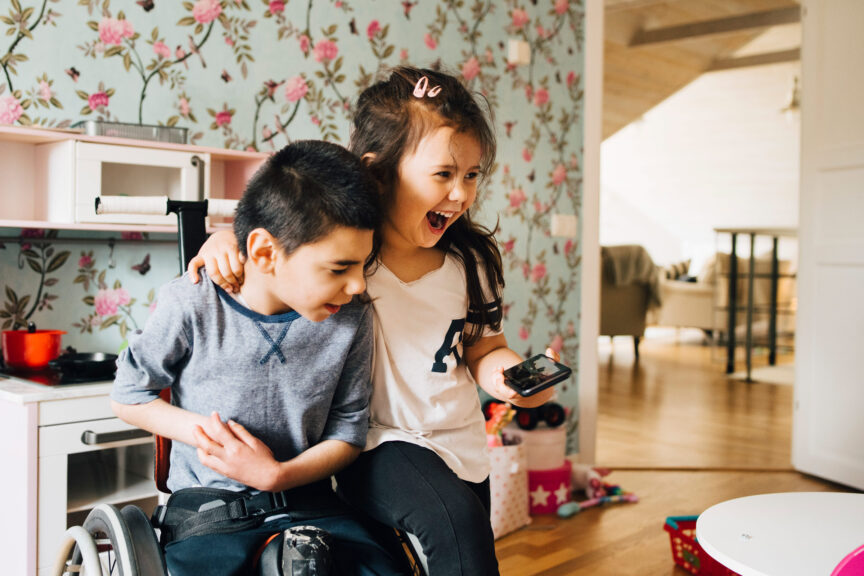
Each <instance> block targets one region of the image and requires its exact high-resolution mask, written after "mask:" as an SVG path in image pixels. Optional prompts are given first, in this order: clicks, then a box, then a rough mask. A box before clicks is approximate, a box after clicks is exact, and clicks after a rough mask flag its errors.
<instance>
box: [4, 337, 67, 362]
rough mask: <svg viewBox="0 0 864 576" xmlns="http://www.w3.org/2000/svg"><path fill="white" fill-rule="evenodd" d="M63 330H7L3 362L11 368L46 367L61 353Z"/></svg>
mask: <svg viewBox="0 0 864 576" xmlns="http://www.w3.org/2000/svg"><path fill="white" fill-rule="evenodd" d="M63 334H66V332H64V331H63V330H34V331H33V332H29V331H27V330H5V331H4V332H3V362H4V363H5V364H6V366H8V367H9V368H19V369H20V368H24V369H28V368H29V369H35V368H44V367H45V366H47V365H48V363H49V362H51V361H52V360H54V359H55V358H57V356H59V355H60V341H61V339H62V337H63Z"/></svg>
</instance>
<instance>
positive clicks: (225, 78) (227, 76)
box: [222, 69, 233, 84]
mask: <svg viewBox="0 0 864 576" xmlns="http://www.w3.org/2000/svg"><path fill="white" fill-rule="evenodd" d="M222 80H223V81H224V82H225V83H226V84H227V83H228V82H231V80H233V78H231V75H230V74H228V70H225V69H223V70H222Z"/></svg>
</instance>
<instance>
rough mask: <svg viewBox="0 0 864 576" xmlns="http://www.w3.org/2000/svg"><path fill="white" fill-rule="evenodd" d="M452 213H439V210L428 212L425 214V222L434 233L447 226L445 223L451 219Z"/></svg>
mask: <svg viewBox="0 0 864 576" xmlns="http://www.w3.org/2000/svg"><path fill="white" fill-rule="evenodd" d="M453 214H454V213H453V212H441V211H439V210H430V211H429V212H427V213H426V221H427V222H429V226H430V227H431V228H432V229H433V230H436V231H441V230H444V228H445V227H446V226H447V221H448V220H450V218H452V217H453Z"/></svg>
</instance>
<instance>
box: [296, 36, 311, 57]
mask: <svg viewBox="0 0 864 576" xmlns="http://www.w3.org/2000/svg"><path fill="white" fill-rule="evenodd" d="M298 40H299V42H300V51H301V52H303V54H308V53H309V42H310V40H309V36H307V35H306V34H303V35H301V36H300V38H298Z"/></svg>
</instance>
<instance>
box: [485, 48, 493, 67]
mask: <svg viewBox="0 0 864 576" xmlns="http://www.w3.org/2000/svg"><path fill="white" fill-rule="evenodd" d="M493 62H495V55H494V54H493V53H492V50H489V49H488V48H487V49H486V63H487V64H492V63H493Z"/></svg>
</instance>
